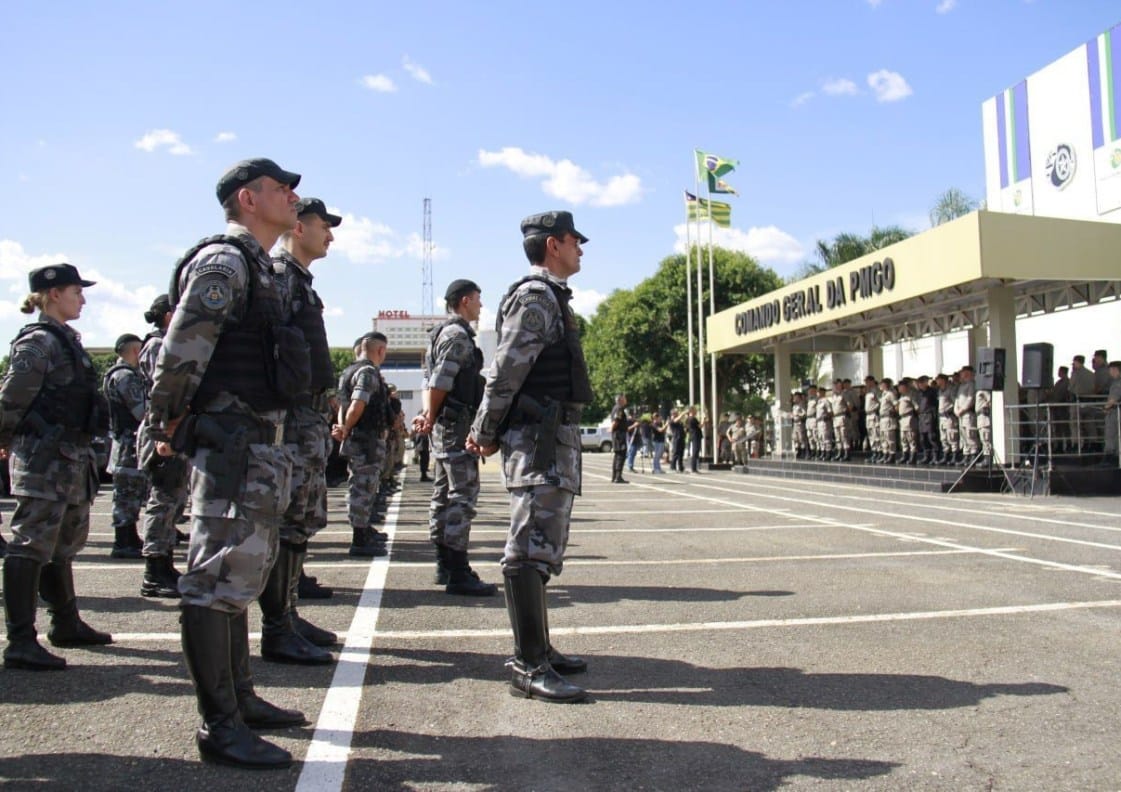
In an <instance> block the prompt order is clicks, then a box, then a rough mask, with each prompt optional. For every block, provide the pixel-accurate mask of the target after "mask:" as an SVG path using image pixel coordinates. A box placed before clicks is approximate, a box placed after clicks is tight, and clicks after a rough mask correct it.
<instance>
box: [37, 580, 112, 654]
mask: <svg viewBox="0 0 1121 792" xmlns="http://www.w3.org/2000/svg"><path fill="white" fill-rule="evenodd" d="M70 564H71V562H70V561H69V560H66V561H52V562H51V563H49V564H47V565H46V566H44V567H43V569H42V570H41V572H40V573H39V596H41V597H42V598H43V600H44V601H45V602H46V603H47V612H48V613H50V614H51V629H50V631H49V632H47V640H48V641H50V642H51V644H52V645H53V646H104V645H105V644H110V643H113V636H111V635H110V634H109V633H103V632H99V631H98V630H95V629H93V628H92V627H90V626H89V625H88V624H86V623H85V622H84V621H82V617H81V616H80V615H79V614H78V599H77V597H75V596H74V569H73V567H71V565H70Z"/></svg>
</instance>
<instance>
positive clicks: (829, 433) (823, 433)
mask: <svg viewBox="0 0 1121 792" xmlns="http://www.w3.org/2000/svg"><path fill="white" fill-rule="evenodd" d="M817 433H818V434H817V447H818V450H820V451H832V450H833V440H834V437H833V421H832V419H830V418H825V419H823V420H819V421H818V422H817Z"/></svg>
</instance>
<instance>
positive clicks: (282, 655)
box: [257, 542, 334, 665]
mask: <svg viewBox="0 0 1121 792" xmlns="http://www.w3.org/2000/svg"><path fill="white" fill-rule="evenodd" d="M291 573H292V550H291V548H290V547H289V546H288V545H287V544H286V543H284V542H281V543H280V546H279V547H278V548H277V553H276V563H275V564H273V567H272V569H270V570H269V577H268V579H267V580H266V581H265V589H264V591H262V592H261V596H259V597H258V598H257V602H258V603H259V604H260V606H261V657H263V658H264V659H265V660H269V661H272V662H274V663H296V664H299V665H327V664H328V663H331V662H333V661H334V658H332V657H331V653H330V652H325V651H324V650H322V649H320V648H319V647H318V646H315V645H313V644H311V643H310V642H309V641H307V640H306V639H305V638H304V637H303V636H302V635H300V634H299V633H298V632H296V629H295V627H294V626H293V625H292V602H291V580H292V578H291Z"/></svg>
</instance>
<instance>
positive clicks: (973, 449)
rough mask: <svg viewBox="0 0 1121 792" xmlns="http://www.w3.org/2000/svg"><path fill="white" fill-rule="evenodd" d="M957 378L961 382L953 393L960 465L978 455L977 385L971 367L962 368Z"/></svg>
mask: <svg viewBox="0 0 1121 792" xmlns="http://www.w3.org/2000/svg"><path fill="white" fill-rule="evenodd" d="M958 376H959V377H960V379H961V381H960V382H959V383H958V386H957V390H956V391H955V392H954V415H955V416H957V419H958V427H959V431H960V434H961V450H962V453H963V454H964V457H963V458H962V459H961V460H960V463H961V464H967V463H969V462H972V461H973V457H975V456H977V454H978V446H977V412H976V405H975V398H976V395H977V383H976V381H975V380H974V379H973V367H972V366H962V367H961V371H960V372H959V374H958Z"/></svg>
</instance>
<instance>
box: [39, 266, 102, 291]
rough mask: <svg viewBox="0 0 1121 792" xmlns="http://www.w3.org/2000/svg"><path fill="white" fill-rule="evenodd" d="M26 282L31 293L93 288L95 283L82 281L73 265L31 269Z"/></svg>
mask: <svg viewBox="0 0 1121 792" xmlns="http://www.w3.org/2000/svg"><path fill="white" fill-rule="evenodd" d="M27 282H28V284H30V286H31V291H33V292H37V291H43V289H53V288H55V287H58V288H61V287H63V286H93V285H94V283H96V281H88V280H82V276H81V275H79V274H78V268H77V267H75V266H74V265H73V264H51V265H50V266H49V267H39V269H33V270H31V272H30V274H28V276H27Z"/></svg>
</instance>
